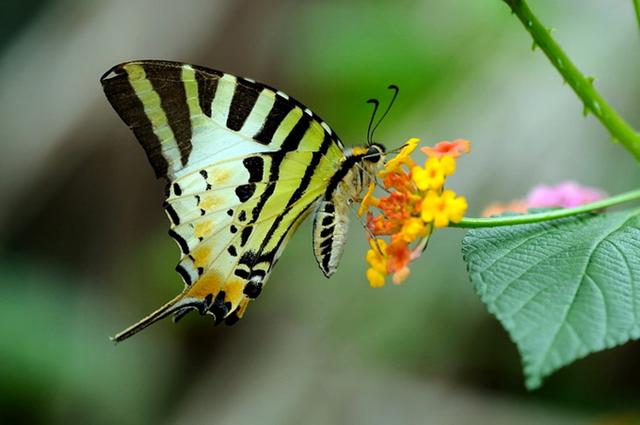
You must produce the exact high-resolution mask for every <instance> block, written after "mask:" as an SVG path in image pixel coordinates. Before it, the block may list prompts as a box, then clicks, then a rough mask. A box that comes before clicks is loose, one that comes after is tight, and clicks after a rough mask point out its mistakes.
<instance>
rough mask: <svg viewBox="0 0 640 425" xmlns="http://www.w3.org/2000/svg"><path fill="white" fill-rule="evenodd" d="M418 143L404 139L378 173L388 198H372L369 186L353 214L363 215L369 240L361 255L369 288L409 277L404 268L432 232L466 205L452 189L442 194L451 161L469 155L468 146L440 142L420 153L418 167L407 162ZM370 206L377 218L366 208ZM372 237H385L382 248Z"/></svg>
mask: <svg viewBox="0 0 640 425" xmlns="http://www.w3.org/2000/svg"><path fill="white" fill-rule="evenodd" d="M417 144H418V139H411V140H409V141H408V142H407V143H406V145H405V146H404V147H403V148H402V150H401V151H400V153H398V155H396V157H395V158H392V159H391V160H389V161H388V162H387V163H386V164H385V165H384V168H383V169H382V170H381V171H380V172H378V175H377V176H378V177H380V178H381V179H382V183H383V185H384V188H385V189H387V190H388V191H389V194H388V195H386V196H383V197H381V198H380V199H378V198H375V197H374V196H373V190H374V185H373V184H372V185H370V186H369V190H368V191H367V193H366V195H365V196H364V198H363V200H362V203H361V205H360V208H359V210H358V214H359V215H362V214H364V213H365V212H367V220H366V226H367V228H368V229H369V231H370V233H371V234H372V235H374V238H372V239H370V240H369V244H370V246H371V249H369V251H368V252H367V256H366V257H367V263H369V266H370V267H369V268H368V269H367V273H366V275H367V280H368V281H369V284H370V285H371V286H372V287H379V286H382V285H384V284H385V280H386V277H387V276H388V275H390V274H391V275H392V281H393V283H394V284H400V283H401V282H403V281H404V280H405V279H406V278H407V277H408V276H409V274H410V272H411V271H410V270H409V264H410V263H411V261H413V260H415V259H417V258H419V257H420V255H421V254H422V252H423V251H424V248H425V247H426V245H427V242H428V240H429V237H430V235H431V231H432V229H433V228H438V227H445V226H448V225H449V223H452V222H453V223H457V222H459V221H460V220H462V217H463V216H464V213H465V211H466V209H467V201H466V200H465V198H463V197H461V196H457V195H456V194H455V192H453V191H452V190H444V189H443V187H444V183H445V180H446V178H447V176H450V175H452V174H453V173H454V172H455V170H456V160H455V157H457V156H459V155H460V153H462V152H469V142H468V141H466V140H454V141H453V142H441V143H438V144H437V145H436V146H435V147H434V148H424V149H422V150H423V152H425V153H426V154H427V155H428V156H429V158H428V159H427V160H426V161H425V163H424V167H421V166H419V165H416V164H415V163H414V162H413V160H412V159H411V158H410V154H411V153H412V152H413V151H414V150H415V148H416V146H417ZM373 208H376V209H377V210H378V211H379V214H377V215H375V214H374V213H373V212H372V211H371V210H372V209H373ZM377 236H385V237H389V240H390V243H389V244H387V242H385V241H384V240H382V239H376V238H375V237H377Z"/></svg>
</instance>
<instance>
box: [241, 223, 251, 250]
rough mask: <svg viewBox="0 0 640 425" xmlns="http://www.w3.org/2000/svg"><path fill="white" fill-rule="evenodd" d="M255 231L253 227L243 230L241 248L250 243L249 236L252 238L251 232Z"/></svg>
mask: <svg viewBox="0 0 640 425" xmlns="http://www.w3.org/2000/svg"><path fill="white" fill-rule="evenodd" d="M252 231H253V226H247V227H245V228H244V229H242V232H241V233H240V246H245V245H246V244H247V241H249V236H251V232H252Z"/></svg>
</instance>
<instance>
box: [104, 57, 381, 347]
mask: <svg viewBox="0 0 640 425" xmlns="http://www.w3.org/2000/svg"><path fill="white" fill-rule="evenodd" d="M100 81H101V83H102V86H103V88H104V92H105V94H106V96H107V99H108V100H109V102H110V103H111V105H112V106H113V108H114V109H115V110H116V112H117V113H118V115H120V117H121V118H122V120H123V121H124V122H125V123H126V124H127V125H128V126H129V127H130V128H131V130H133V132H134V134H135V136H136V137H137V139H138V141H139V142H140V144H141V145H142V147H143V148H144V150H145V152H146V154H147V156H148V158H149V161H150V163H151V166H152V167H153V169H154V171H155V173H156V176H157V177H158V178H164V179H166V181H167V190H166V196H167V197H166V201H165V202H164V209H165V211H166V213H167V216H168V217H169V220H170V222H171V230H169V235H170V236H171V237H172V238H173V239H175V241H176V242H177V244H178V246H179V247H180V251H181V253H182V256H181V259H180V261H179V263H178V265H177V266H176V271H177V272H178V273H179V274H180V276H181V277H182V280H183V281H184V283H185V287H184V290H183V291H182V292H181V293H180V294H179V295H178V296H177V297H175V298H174V299H173V300H171V301H169V302H168V303H167V304H165V305H164V306H162V307H160V308H159V309H158V310H156V311H155V312H153V313H151V314H150V315H149V316H147V317H145V318H144V319H142V320H141V321H139V322H138V323H136V324H134V325H132V326H130V327H129V328H127V329H126V330H124V331H123V332H121V333H119V334H118V335H116V336H115V337H114V338H113V339H114V340H115V341H122V340H124V339H126V338H128V337H129V336H131V335H133V334H135V333H137V332H138V331H140V330H142V329H144V328H145V327H147V326H149V325H150V324H152V323H154V322H156V321H158V320H160V319H162V318H165V317H167V316H173V318H174V320H178V319H179V318H181V317H182V316H183V315H184V314H186V313H187V312H189V311H191V310H197V311H199V312H200V314H209V315H212V316H213V317H214V320H215V322H216V323H222V322H224V323H227V324H233V323H235V322H236V321H237V320H238V319H240V318H241V317H242V316H243V315H244V313H245V311H246V309H247V305H248V304H249V302H250V301H251V300H253V299H255V298H256V297H257V296H258V295H260V292H261V291H262V289H263V287H264V285H265V283H266V281H267V278H268V277H269V274H270V273H271V270H272V268H273V266H274V264H275V263H276V262H277V260H278V258H279V257H280V255H281V254H282V251H283V249H284V247H285V245H286V244H287V242H288V240H289V238H290V237H291V235H292V234H293V233H294V232H295V230H296V228H297V227H298V226H299V225H300V223H301V222H302V221H303V220H304V219H305V218H306V217H307V216H308V215H309V214H310V213H313V253H314V255H315V258H316V260H317V262H318V265H319V266H320V269H321V270H322V272H323V273H324V274H325V275H326V276H327V277H328V276H330V275H331V274H332V273H334V272H335V271H336V269H337V267H338V262H339V260H340V257H341V255H342V251H343V248H344V245H345V238H346V233H347V226H348V213H349V204H350V203H353V202H358V201H359V200H360V198H361V196H362V193H363V191H364V189H365V188H366V187H367V186H368V184H369V183H370V181H371V177H370V176H371V175H372V174H373V171H374V169H375V168H376V167H377V164H378V163H379V161H380V159H381V158H382V155H383V153H384V147H383V146H381V145H378V144H373V143H369V144H368V145H367V146H366V147H360V148H353V149H345V147H344V146H343V144H342V142H341V141H340V139H339V138H338V136H337V135H336V134H335V132H333V131H332V130H331V128H330V127H329V126H328V125H327V124H326V123H325V122H324V121H322V119H320V118H319V117H318V116H317V115H316V114H314V113H313V112H312V111H311V110H310V109H308V108H307V107H305V106H304V105H302V104H301V103H299V102H297V101H296V100H294V99H293V98H291V97H289V96H287V95H286V94H285V93H283V92H281V91H279V90H277V89H274V88H272V87H269V86H267V85H265V84H261V83H258V82H256V81H254V80H251V79H248V78H241V77H237V76H235V75H231V74H227V73H224V72H220V71H215V70H211V69H207V68H204V67H200V66H196V65H188V64H184V63H177V62H168V61H158V60H142V61H133V62H127V63H123V64H120V65H117V66H115V67H113V68H112V69H110V70H109V71H107V72H106V73H105V74H104V75H103V76H102V78H101V80H100Z"/></svg>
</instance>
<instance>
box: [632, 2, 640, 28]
mask: <svg viewBox="0 0 640 425" xmlns="http://www.w3.org/2000/svg"><path fill="white" fill-rule="evenodd" d="M633 7H634V8H635V9H636V18H637V19H638V27H640V0H633Z"/></svg>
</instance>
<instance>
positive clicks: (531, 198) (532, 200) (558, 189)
mask: <svg viewBox="0 0 640 425" xmlns="http://www.w3.org/2000/svg"><path fill="white" fill-rule="evenodd" d="M606 196H607V194H606V193H604V192H603V191H601V190H598V189H595V188H593V187H588V186H581V185H579V184H578V183H576V182H573V181H567V182H562V183H559V184H557V185H555V186H545V185H540V186H536V187H534V188H533V189H531V191H529V194H528V195H527V201H526V202H527V204H528V206H529V207H530V208H547V207H562V208H571V207H577V206H578V205H583V204H588V203H590V202H595V201H598V200H600V199H603V198H604V197H606Z"/></svg>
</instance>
